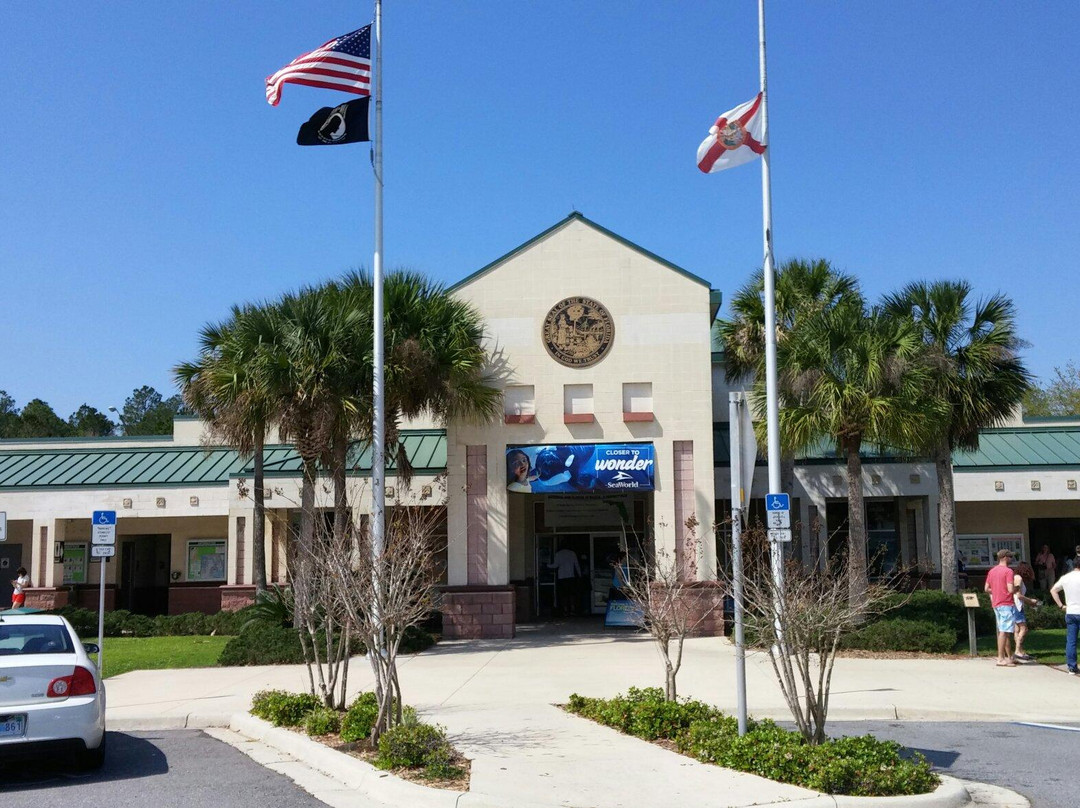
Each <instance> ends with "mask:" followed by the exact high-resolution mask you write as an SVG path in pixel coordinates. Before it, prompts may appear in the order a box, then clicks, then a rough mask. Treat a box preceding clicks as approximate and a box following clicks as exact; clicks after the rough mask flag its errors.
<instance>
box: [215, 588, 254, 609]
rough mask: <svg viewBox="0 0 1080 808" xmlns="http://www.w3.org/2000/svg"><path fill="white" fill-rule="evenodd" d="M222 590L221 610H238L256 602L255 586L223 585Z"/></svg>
mask: <svg viewBox="0 0 1080 808" xmlns="http://www.w3.org/2000/svg"><path fill="white" fill-rule="evenodd" d="M219 589H220V590H221V611H223V612H238V611H240V610H241V609H243V608H244V607H245V606H250V605H251V604H253V603H254V602H255V587H254V586H240V585H233V586H222V587H219Z"/></svg>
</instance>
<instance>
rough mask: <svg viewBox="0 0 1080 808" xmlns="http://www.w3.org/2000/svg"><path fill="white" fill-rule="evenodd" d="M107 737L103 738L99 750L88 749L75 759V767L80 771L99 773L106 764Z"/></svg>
mask: <svg viewBox="0 0 1080 808" xmlns="http://www.w3.org/2000/svg"><path fill="white" fill-rule="evenodd" d="M105 737H106V736H105V735H102V736H101V743H100V744H99V745H98V748H97V749H87V750H86V751H84V752H80V753H79V754H78V756H77V757H76V759H75V765H76V766H77V767H78V769H79V771H84V772H92V771H97V770H98V769H100V768H101V767H102V765H103V764H104V763H105Z"/></svg>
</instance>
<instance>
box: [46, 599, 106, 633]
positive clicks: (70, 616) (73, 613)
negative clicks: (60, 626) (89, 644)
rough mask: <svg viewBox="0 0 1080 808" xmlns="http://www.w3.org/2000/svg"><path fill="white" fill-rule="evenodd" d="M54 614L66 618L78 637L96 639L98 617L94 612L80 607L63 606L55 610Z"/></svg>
mask: <svg viewBox="0 0 1080 808" xmlns="http://www.w3.org/2000/svg"><path fill="white" fill-rule="evenodd" d="M54 614H58V615H60V616H61V617H64V618H67V621H68V622H69V623H71V627H72V628H73V629H75V633H76V634H78V635H79V636H80V637H96V636H97V631H98V615H97V612H96V611H91V610H90V609H83V608H82V607H80V606H64V607H62V608H59V609H57V610H56V611H55V612H54Z"/></svg>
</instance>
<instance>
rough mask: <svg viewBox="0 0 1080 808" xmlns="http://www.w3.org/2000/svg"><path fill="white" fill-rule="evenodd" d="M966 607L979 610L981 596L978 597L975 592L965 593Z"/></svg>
mask: <svg viewBox="0 0 1080 808" xmlns="http://www.w3.org/2000/svg"><path fill="white" fill-rule="evenodd" d="M964 605H965V606H967V607H968V608H969V609H978V608H979V596H978V595H976V594H975V593H974V592H965V593H964Z"/></svg>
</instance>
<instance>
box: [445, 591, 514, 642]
mask: <svg viewBox="0 0 1080 808" xmlns="http://www.w3.org/2000/svg"><path fill="white" fill-rule="evenodd" d="M514 601H515V598H514V589H513V587H506V586H461V587H447V588H446V589H444V590H443V596H442V616H443V637H444V638H445V639H448V640H488V639H503V640H509V639H511V638H512V637H513V636H514Z"/></svg>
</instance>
